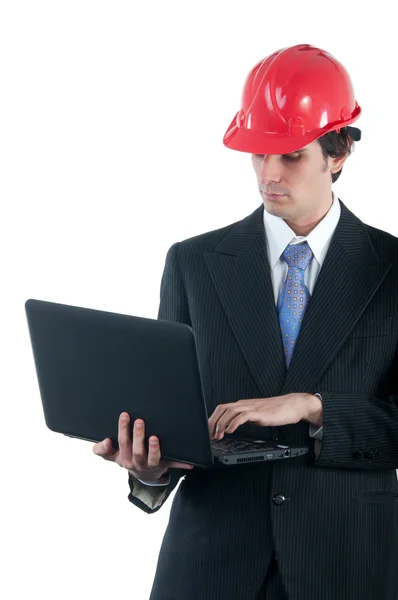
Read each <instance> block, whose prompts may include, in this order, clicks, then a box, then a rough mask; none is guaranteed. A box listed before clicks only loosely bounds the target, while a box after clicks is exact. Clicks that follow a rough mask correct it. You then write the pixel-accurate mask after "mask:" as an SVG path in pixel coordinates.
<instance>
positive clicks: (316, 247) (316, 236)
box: [138, 192, 341, 486]
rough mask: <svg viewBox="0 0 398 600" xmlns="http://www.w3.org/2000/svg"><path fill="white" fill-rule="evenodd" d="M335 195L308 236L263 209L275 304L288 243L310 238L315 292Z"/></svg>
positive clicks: (336, 208)
mask: <svg viewBox="0 0 398 600" xmlns="http://www.w3.org/2000/svg"><path fill="white" fill-rule="evenodd" d="M332 198H333V203H332V206H331V207H330V209H329V211H328V212H327V213H326V215H325V216H324V218H323V219H322V221H320V222H319V223H318V225H317V226H316V227H315V228H314V229H313V230H312V231H311V232H310V233H309V234H308V235H307V236H296V234H295V233H294V231H293V230H292V229H290V227H289V225H288V224H287V223H286V221H284V220H283V219H281V218H280V217H275V216H274V215H270V214H269V213H268V212H267V211H266V210H264V227H265V235H266V243H267V251H268V257H269V263H270V270H271V278H272V286H273V289H274V298H275V306H277V304H278V298H279V296H280V293H281V291H282V288H283V285H284V283H285V280H286V276H287V271H288V268H289V267H288V264H287V262H286V261H285V260H284V258H283V256H282V255H283V251H284V250H285V248H286V246H288V245H289V244H300V243H301V242H308V245H309V247H310V248H311V250H312V253H313V259H312V260H311V262H310V264H309V265H308V267H307V268H306V270H305V272H304V283H305V285H306V286H307V288H308V290H309V292H310V294H311V295H312V292H313V290H314V287H315V282H316V280H317V277H318V275H319V271H320V269H321V267H322V265H323V261H324V260H325V256H326V253H327V251H328V249H329V246H330V242H331V239H332V236H333V234H334V231H335V229H336V227H337V223H338V222H339V219H340V213H341V207H340V202H339V201H338V198H337V196H336V195H335V193H334V192H332ZM309 429H310V431H309V434H310V437H312V438H315V439H317V440H322V434H323V426H322V427H319V428H318V427H316V426H314V425H312V424H311V423H310V424H309ZM138 481H140V482H141V483H144V484H145V485H150V486H158V485H168V483H170V476H169V478H168V480H167V478H166V482H164V483H153V482H147V481H144V480H142V479H139V480H138Z"/></svg>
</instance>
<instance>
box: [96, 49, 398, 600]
mask: <svg viewBox="0 0 398 600" xmlns="http://www.w3.org/2000/svg"><path fill="white" fill-rule="evenodd" d="M360 112H361V109H360V107H359V106H358V104H357V103H356V101H355V98H354V93H353V88H352V84H351V81H350V78H349V76H348V73H347V71H346V70H345V69H344V67H343V65H341V63H339V62H338V61H337V60H336V59H335V58H334V57H333V56H331V55H330V54H328V53H327V52H325V51H323V50H321V49H319V48H314V47H312V46H308V45H299V46H294V47H291V48H286V49H283V50H280V51H278V52H275V53H274V54H272V55H271V56H269V57H268V58H267V59H264V60H263V61H261V62H259V63H258V64H257V65H256V66H255V67H254V68H253V69H252V71H251V72H250V74H249V76H248V78H247V80H246V83H245V87H244V92H243V100H242V108H241V110H240V111H239V112H238V114H237V115H236V118H235V119H234V120H233V121H232V123H231V125H230V127H229V129H228V131H227V133H226V135H225V137H224V143H225V145H226V146H227V147H229V148H232V149H235V150H238V151H243V152H249V153H251V154H252V163H253V167H254V170H255V173H256V177H257V181H258V187H259V191H260V194H261V197H262V200H263V202H262V205H261V207H260V208H258V209H257V210H255V211H254V213H253V214H251V215H249V216H248V217H247V218H245V219H243V220H242V221H240V222H237V223H234V224H232V225H228V226H226V227H224V228H222V229H219V230H217V231H211V232H209V233H206V234H203V235H200V236H196V237H194V238H191V239H188V240H185V241H183V242H180V243H176V244H174V245H173V246H172V247H171V248H170V250H169V252H168V255H167V259H166V265H165V270H164V274H163V278H162V286H161V302H160V309H159V318H160V319H165V320H171V321H179V322H182V323H187V324H189V325H191V326H192V328H193V330H194V332H195V334H196V340H197V348H198V357H199V362H200V367H201V374H202V378H203V386H204V393H205V397H206V402H207V409H208V414H209V415H211V416H210V419H209V427H210V432H211V435H212V437H217V439H220V438H222V437H223V436H225V435H228V434H230V433H233V432H234V431H236V430H238V433H239V434H240V435H242V436H244V437H248V436H253V438H254V439H256V438H259V437H261V438H262V439H274V440H276V439H278V440H280V441H282V442H283V441H284V440H286V441H289V440H291V441H293V440H294V441H296V442H298V443H300V444H301V443H303V444H304V443H306V444H308V445H309V446H310V453H309V454H308V455H307V456H303V457H300V458H294V459H288V460H284V461H280V462H275V463H274V462H270V463H260V464H250V465H246V466H244V467H242V466H238V467H228V468H225V467H224V468H214V469H210V470H205V469H196V468H195V469H191V470H190V471H188V472H187V471H186V469H185V467H188V465H178V463H173V464H166V462H165V461H163V462H162V459H161V458H160V457H161V453H160V447H159V440H158V439H157V438H156V436H152V437H151V439H150V450H149V453H148V454H146V453H145V451H144V445H143V438H144V427H143V425H144V424H143V423H142V422H141V427H140V428H138V425H139V423H140V420H137V421H136V423H135V424H134V431H133V446H132V445H131V441H130V438H129V436H128V433H127V432H128V423H127V425H124V424H123V422H122V421H121V422H120V425H119V439H120V441H121V444H120V454H118V456H117V460H116V461H117V462H119V464H121V465H122V466H124V467H126V468H128V469H129V471H130V474H129V484H130V488H131V493H130V495H129V500H130V501H131V502H133V503H134V504H135V505H136V506H138V507H140V508H141V509H142V510H144V511H146V512H148V513H153V512H155V511H157V510H159V508H160V507H161V506H163V504H164V503H165V502H166V500H167V498H168V496H169V495H170V493H171V492H172V490H173V489H175V487H176V485H177V484H178V482H179V481H180V479H181V478H182V477H184V475H185V479H183V480H182V481H181V484H180V486H179V488H178V490H177V492H176V495H175V498H174V501H173V505H172V508H171V513H170V521H169V524H168V527H167V530H166V533H165V536H164V540H163V544H162V548H161V551H160V555H159V560H158V565H157V571H156V576H155V580H154V584H153V589H152V594H151V600H187V599H190V600H259V599H264V598H266V599H267V600H397V598H398V579H397V571H398V569H397V567H398V482H397V474H396V469H397V468H398V300H397V292H398V239H397V238H396V237H394V236H392V235H390V234H388V233H386V232H383V231H380V230H377V229H375V228H373V227H371V226H369V225H365V224H364V223H362V222H361V221H360V220H359V219H358V218H357V217H356V216H355V215H354V214H353V213H352V212H350V211H349V210H348V208H347V207H346V206H345V204H344V203H343V202H341V200H339V199H338V198H337V197H336V196H335V194H334V193H333V192H332V190H331V185H332V183H333V182H334V181H335V180H336V179H337V178H338V177H339V175H340V173H341V170H342V168H343V164H344V162H345V160H346V159H347V157H348V156H349V154H350V152H351V149H352V145H353V141H354V140H356V141H357V140H359V139H360V132H359V130H357V129H355V128H353V127H350V124H351V123H353V122H354V121H355V120H356V119H357V118H358V117H359V115H360ZM187 401H189V399H187ZM106 443H107V442H106V441H105V445H103V446H101V444H96V446H95V452H96V453H98V454H100V455H102V456H103V457H104V458H110V457H111V454H110V453H109V452H108V451H107V446H106ZM111 459H115V457H114V456H113V455H112V457H111ZM178 467H180V468H178ZM131 577H132V579H134V573H131Z"/></svg>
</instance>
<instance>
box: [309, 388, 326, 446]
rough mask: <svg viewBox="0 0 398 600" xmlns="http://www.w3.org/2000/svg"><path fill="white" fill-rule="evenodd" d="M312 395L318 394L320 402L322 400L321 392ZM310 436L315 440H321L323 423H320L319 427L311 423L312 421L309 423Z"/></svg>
mask: <svg viewBox="0 0 398 600" xmlns="http://www.w3.org/2000/svg"><path fill="white" fill-rule="evenodd" d="M314 396H318V398H320V400H321V402H322V401H323V398H322V396H321V394H318V393H316V394H314ZM310 437H312V438H314V439H316V440H322V439H323V425H321V427H318V426H317V425H313V424H312V423H310Z"/></svg>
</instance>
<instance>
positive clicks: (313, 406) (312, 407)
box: [305, 394, 323, 427]
mask: <svg viewBox="0 0 398 600" xmlns="http://www.w3.org/2000/svg"><path fill="white" fill-rule="evenodd" d="M305 420H306V421H308V422H309V423H311V425H314V426H316V427H322V425H323V404H322V397H321V395H320V394H307V410H306V417H305Z"/></svg>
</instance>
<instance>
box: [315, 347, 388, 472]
mask: <svg viewBox="0 0 398 600" xmlns="http://www.w3.org/2000/svg"><path fill="white" fill-rule="evenodd" d="M319 393H320V394H321V396H322V400H323V427H324V428H323V436H322V442H318V441H315V456H316V459H315V462H314V465H315V466H320V467H335V468H339V469H341V468H343V469H344V468H347V469H362V470H380V471H384V470H390V469H398V346H397V349H396V352H395V358H394V361H393V365H392V369H391V375H390V381H389V385H388V393H387V394H386V396H385V397H383V398H376V397H375V396H371V395H367V394H344V393H334V392H324V391H322V390H319ZM317 455H318V456H317Z"/></svg>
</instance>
